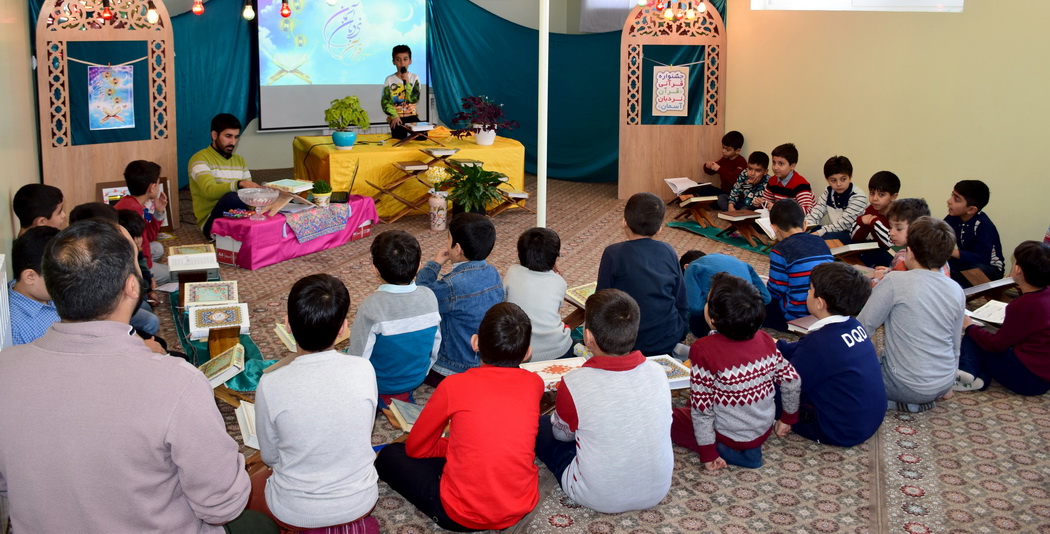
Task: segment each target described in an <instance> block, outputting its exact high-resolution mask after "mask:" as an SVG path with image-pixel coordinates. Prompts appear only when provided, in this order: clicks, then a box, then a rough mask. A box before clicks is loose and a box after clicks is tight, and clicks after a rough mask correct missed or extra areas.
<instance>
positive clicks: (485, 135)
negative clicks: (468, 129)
mask: <svg viewBox="0 0 1050 534" xmlns="http://www.w3.org/2000/svg"><path fill="white" fill-rule="evenodd" d="M474 142H475V143H477V144H479V145H481V146H488V145H491V144H492V143H495V142H496V129H495V128H493V129H491V130H487V129H485V128H483V127H482V126H481V125H480V124H474Z"/></svg>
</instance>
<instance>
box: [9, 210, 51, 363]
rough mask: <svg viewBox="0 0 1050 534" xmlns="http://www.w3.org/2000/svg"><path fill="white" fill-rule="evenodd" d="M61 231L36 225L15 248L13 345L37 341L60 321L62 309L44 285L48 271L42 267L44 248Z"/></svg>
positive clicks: (17, 240)
mask: <svg viewBox="0 0 1050 534" xmlns="http://www.w3.org/2000/svg"><path fill="white" fill-rule="evenodd" d="M58 232H59V230H58V228H55V227H53V226H34V227H32V228H29V229H28V230H26V231H25V232H24V233H23V234H22V236H21V237H19V238H18V239H15V242H14V243H13V244H12V245H11V264H12V266H13V268H14V273H15V281H14V282H12V283H11V285H10V288H9V289H10V290H11V292H10V293H9V295H10V300H9V302H8V305H9V307H10V308H9V309H10V311H11V344H12V345H21V344H23V343H29V342H30V341H33V340H35V339H36V338H38V337H40V336H42V335H44V332H47V329H48V328H51V325H52V324H54V323H57V322H58V321H59V318H58V310H56V309H55V304H54V303H53V302H51V295H50V294H49V293H48V292H47V287H46V286H45V285H44V275H43V272H44V270H43V269H42V268H41V267H40V262H41V259H42V258H43V257H44V247H46V246H47V243H48V242H49V241H51V240H52V239H53V238H54V237H55V236H56V235H58Z"/></svg>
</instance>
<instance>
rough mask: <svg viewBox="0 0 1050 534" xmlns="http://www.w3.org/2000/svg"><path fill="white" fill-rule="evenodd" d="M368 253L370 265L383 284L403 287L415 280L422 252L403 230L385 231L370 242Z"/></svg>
mask: <svg viewBox="0 0 1050 534" xmlns="http://www.w3.org/2000/svg"><path fill="white" fill-rule="evenodd" d="M369 251H370V252H371V253H372V265H375V267H376V270H377V271H379V277H380V278H382V279H383V281H384V282H386V283H388V284H395V285H399V286H403V285H407V284H409V283H411V282H412V280H413V279H415V277H416V272H417V271H419V258H420V257H421V256H422V251H421V250H420V247H419V241H417V240H416V238H415V237H414V236H413V235H412V234H410V233H408V232H406V231H404V230H387V231H385V232H383V233H381V234H379V235H377V236H376V237H375V239H373V240H372V245H371V247H369Z"/></svg>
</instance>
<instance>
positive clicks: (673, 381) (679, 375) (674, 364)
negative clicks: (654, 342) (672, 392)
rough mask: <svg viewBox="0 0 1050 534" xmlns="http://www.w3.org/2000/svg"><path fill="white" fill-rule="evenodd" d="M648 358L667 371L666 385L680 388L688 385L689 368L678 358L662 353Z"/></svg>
mask: <svg viewBox="0 0 1050 534" xmlns="http://www.w3.org/2000/svg"><path fill="white" fill-rule="evenodd" d="M648 359H649V360H651V361H654V362H656V363H658V364H660V367H663V368H664V372H665V373H667V386H668V387H670V388H671V389H682V388H687V387H689V377H690V374H691V373H690V371H689V368H688V367H686V366H685V365H682V363H681V362H679V361H678V360H676V359H674V358H672V357H670V356H668V355H666V354H663V355H660V356H649V357H648Z"/></svg>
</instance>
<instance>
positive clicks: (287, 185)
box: [265, 179, 314, 195]
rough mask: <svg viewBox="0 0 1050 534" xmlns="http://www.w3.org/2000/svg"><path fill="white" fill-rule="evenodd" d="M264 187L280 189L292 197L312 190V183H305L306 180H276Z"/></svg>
mask: <svg viewBox="0 0 1050 534" xmlns="http://www.w3.org/2000/svg"><path fill="white" fill-rule="evenodd" d="M265 185H266V187H272V188H274V189H280V190H281V191H286V192H288V193H291V194H293V195H297V194H299V193H302V192H303V191H310V190H311V189H313V188H314V184H313V182H307V181H306V180H292V179H284V180H276V181H273V182H269V183H267V184H265Z"/></svg>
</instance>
